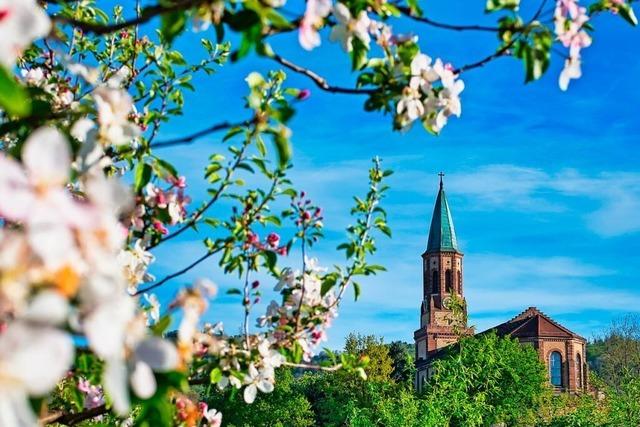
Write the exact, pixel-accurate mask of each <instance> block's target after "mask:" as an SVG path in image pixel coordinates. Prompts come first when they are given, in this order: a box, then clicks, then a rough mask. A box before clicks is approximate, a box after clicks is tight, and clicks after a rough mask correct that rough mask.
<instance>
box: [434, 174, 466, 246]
mask: <svg viewBox="0 0 640 427" xmlns="http://www.w3.org/2000/svg"><path fill="white" fill-rule="evenodd" d="M440 251H455V252H459V250H458V239H457V238H456V231H455V229H454V227H453V218H452V216H451V209H449V203H448V202H447V197H446V195H445V193H444V185H443V184H442V176H440V191H438V197H437V198H436V205H435V207H434V208H433V217H432V218H431V228H430V229H429V241H428V242H427V252H440Z"/></svg>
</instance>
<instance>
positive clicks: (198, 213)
mask: <svg viewBox="0 0 640 427" xmlns="http://www.w3.org/2000/svg"><path fill="white" fill-rule="evenodd" d="M250 143H251V138H247V140H246V141H245V143H244V144H243V145H242V148H241V149H240V152H239V153H238V155H237V157H236V161H235V162H234V163H233V165H232V166H230V167H228V168H227V173H226V176H225V178H224V180H223V182H222V184H220V187H218V189H217V190H216V193H215V194H214V195H213V197H211V199H210V200H209V201H208V202H207V203H206V204H205V205H204V206H202V207H201V208H200V209H198V210H197V211H196V212H195V214H194V215H193V216H192V217H191V219H189V220H188V221H186V222H185V223H184V224H183V225H182V227H180V228H179V229H177V230H176V231H174V232H173V233H171V234H169V235H167V236H165V237H163V238H162V239H160V240H159V241H157V242H156V243H154V244H151V245H149V249H152V248H155V247H156V246H158V245H159V244H160V243H164V242H166V241H167V240H171V239H173V238H175V237H177V236H179V235H180V234H182V233H184V232H185V231H187V230H188V229H189V228H191V227H192V226H193V225H194V224H195V223H196V222H198V220H199V219H200V218H201V217H202V214H204V213H205V212H206V211H207V209H209V208H210V207H211V206H213V204H214V203H215V202H216V201H217V200H218V199H219V198H220V196H221V195H222V193H223V192H224V190H225V189H226V188H227V187H228V186H229V180H230V179H231V175H232V174H233V172H234V171H235V170H236V169H237V167H238V165H239V164H240V163H242V160H243V156H244V153H245V152H246V150H247V148H248V147H249V145H250Z"/></svg>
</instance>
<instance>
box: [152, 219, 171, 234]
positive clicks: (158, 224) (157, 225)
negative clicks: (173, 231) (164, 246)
mask: <svg viewBox="0 0 640 427" xmlns="http://www.w3.org/2000/svg"><path fill="white" fill-rule="evenodd" d="M153 228H154V229H155V230H156V231H158V232H160V233H161V234H167V233H169V230H168V229H167V227H165V226H164V224H163V223H162V222H160V221H158V220H157V219H154V220H153Z"/></svg>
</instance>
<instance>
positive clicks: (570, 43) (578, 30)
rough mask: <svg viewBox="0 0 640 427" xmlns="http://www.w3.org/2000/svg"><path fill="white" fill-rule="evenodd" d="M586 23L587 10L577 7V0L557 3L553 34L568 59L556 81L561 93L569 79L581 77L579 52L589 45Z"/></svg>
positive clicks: (589, 38) (565, 0)
mask: <svg viewBox="0 0 640 427" xmlns="http://www.w3.org/2000/svg"><path fill="white" fill-rule="evenodd" d="M588 21H589V16H588V15H587V9H586V8H584V7H580V6H578V1H577V0H558V1H557V3H556V8H555V11H554V22H555V32H556V36H557V37H558V40H560V42H561V43H562V45H563V46H564V47H566V48H568V49H569V57H568V59H567V60H565V65H564V69H563V70H562V72H561V74H560V78H559V81H558V84H559V86H560V89H561V90H563V91H565V90H567V88H568V87H569V81H570V80H571V79H578V78H580V77H581V75H582V72H581V69H580V64H581V56H580V53H581V52H580V51H581V50H582V48H585V47H589V46H590V45H591V36H589V34H588V33H587V32H586V30H585V25H586V24H587V22H588Z"/></svg>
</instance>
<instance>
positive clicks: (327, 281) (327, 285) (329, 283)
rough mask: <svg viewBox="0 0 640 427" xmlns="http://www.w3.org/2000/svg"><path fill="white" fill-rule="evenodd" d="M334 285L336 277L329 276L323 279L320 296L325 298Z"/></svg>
mask: <svg viewBox="0 0 640 427" xmlns="http://www.w3.org/2000/svg"><path fill="white" fill-rule="evenodd" d="M335 285H336V276H335V275H329V276H327V277H325V278H324V280H323V281H322V286H321V287H320V295H322V296H325V295H326V294H327V292H329V291H330V290H331V288H333V287H334V286H335Z"/></svg>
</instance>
